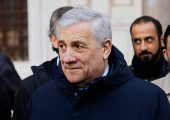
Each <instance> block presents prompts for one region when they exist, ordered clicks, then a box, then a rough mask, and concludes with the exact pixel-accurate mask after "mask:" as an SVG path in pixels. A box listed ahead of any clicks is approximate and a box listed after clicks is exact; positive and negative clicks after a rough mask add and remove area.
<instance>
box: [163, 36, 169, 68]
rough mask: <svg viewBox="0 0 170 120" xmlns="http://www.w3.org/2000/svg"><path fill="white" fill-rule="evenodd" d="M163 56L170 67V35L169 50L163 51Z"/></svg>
mask: <svg viewBox="0 0 170 120" xmlns="http://www.w3.org/2000/svg"><path fill="white" fill-rule="evenodd" d="M163 55H164V58H165V60H166V61H168V62H169V65H170V35H169V36H168V38H167V48H166V49H164V50H163Z"/></svg>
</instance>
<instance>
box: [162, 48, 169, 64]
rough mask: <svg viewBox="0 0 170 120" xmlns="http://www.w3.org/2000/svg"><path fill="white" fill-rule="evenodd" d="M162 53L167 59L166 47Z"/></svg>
mask: <svg viewBox="0 0 170 120" xmlns="http://www.w3.org/2000/svg"><path fill="white" fill-rule="evenodd" d="M162 53H163V55H164V58H165V60H166V61H168V56H167V52H166V49H163V51H162Z"/></svg>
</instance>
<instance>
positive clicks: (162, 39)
mask: <svg viewBox="0 0 170 120" xmlns="http://www.w3.org/2000/svg"><path fill="white" fill-rule="evenodd" d="M160 39H161V47H165V45H164V35H162V36H161V38H160Z"/></svg>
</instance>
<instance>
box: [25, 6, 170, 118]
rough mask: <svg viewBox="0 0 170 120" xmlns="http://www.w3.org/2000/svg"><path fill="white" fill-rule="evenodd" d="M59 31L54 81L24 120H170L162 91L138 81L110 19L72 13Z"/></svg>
mask: <svg viewBox="0 0 170 120" xmlns="http://www.w3.org/2000/svg"><path fill="white" fill-rule="evenodd" d="M57 30H58V31H57V33H58V46H59V56H60V62H59V66H58V68H57V72H56V74H57V75H56V79H55V80H53V81H50V82H48V83H47V84H45V85H43V86H41V87H40V88H38V89H37V90H36V91H35V92H34V93H33V95H32V97H31V99H30V100H29V103H28V106H27V116H26V118H25V120H104V119H105V120H170V114H169V113H170V104H169V102H168V99H167V97H166V95H165V93H164V91H163V90H162V89H160V88H159V87H158V86H156V85H154V84H152V83H149V82H146V81H144V80H141V79H139V78H136V77H134V75H133V74H132V73H131V71H130V70H129V68H128V66H127V64H126V61H125V60H124V56H123V54H122V53H121V52H120V51H119V50H118V49H117V48H116V47H115V46H113V45H112V41H111V40H112V31H111V24H110V22H109V19H108V18H107V17H106V16H104V15H102V14H100V13H98V12H96V11H94V10H90V9H85V8H74V9H71V10H69V11H68V12H66V13H65V14H64V15H63V16H62V17H61V18H60V20H59V21H58V23H57Z"/></svg>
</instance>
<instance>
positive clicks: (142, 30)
mask: <svg viewBox="0 0 170 120" xmlns="http://www.w3.org/2000/svg"><path fill="white" fill-rule="evenodd" d="M138 35H139V37H140V35H145V36H148V35H149V36H151V35H157V30H156V27H155V25H154V24H153V23H152V22H146V23H144V22H142V23H139V24H134V25H133V27H132V37H137V36H138Z"/></svg>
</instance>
